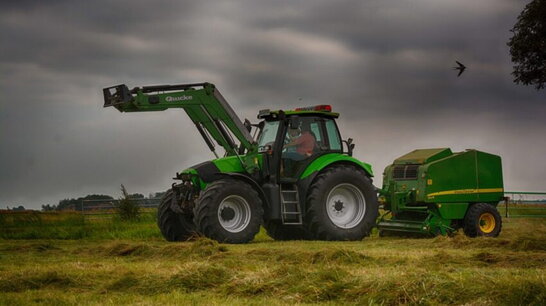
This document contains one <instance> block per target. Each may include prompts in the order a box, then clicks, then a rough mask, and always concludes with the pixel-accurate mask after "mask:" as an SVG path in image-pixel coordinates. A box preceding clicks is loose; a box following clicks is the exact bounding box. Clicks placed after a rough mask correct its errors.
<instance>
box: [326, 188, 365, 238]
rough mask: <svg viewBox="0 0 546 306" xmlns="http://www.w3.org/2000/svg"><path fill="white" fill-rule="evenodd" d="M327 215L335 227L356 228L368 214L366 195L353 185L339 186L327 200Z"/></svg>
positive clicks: (333, 189)
mask: <svg viewBox="0 0 546 306" xmlns="http://www.w3.org/2000/svg"><path fill="white" fill-rule="evenodd" d="M326 213H327V214H328V217H329V218H330V221H332V223H333V224H334V225H335V226H337V227H340V228H344V229H351V228H354V227H356V226H358V225H359V224H360V222H361V221H362V219H364V215H365V214H366V200H365V198H364V194H363V193H362V191H360V189H359V188H358V187H356V186H355V185H353V184H349V183H343V184H339V185H337V186H335V187H334V188H332V189H331V191H330V193H329V194H328V196H327V198H326Z"/></svg>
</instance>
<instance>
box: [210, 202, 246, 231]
mask: <svg viewBox="0 0 546 306" xmlns="http://www.w3.org/2000/svg"><path fill="white" fill-rule="evenodd" d="M218 220H219V221H220V225H221V226H222V227H223V228H224V229H225V230H226V231H228V232H231V233H238V232H240V231H242V230H244V229H245V228H246V227H247V225H248V223H250V205H249V204H248V202H247V201H246V200H245V199H244V198H243V197H241V196H237V195H230V196H228V197H226V198H224V199H223V200H222V202H221V203H220V205H219V206H218Z"/></svg>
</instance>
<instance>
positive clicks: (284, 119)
mask: <svg viewBox="0 0 546 306" xmlns="http://www.w3.org/2000/svg"><path fill="white" fill-rule="evenodd" d="M103 94H104V106H105V107H108V106H113V107H115V108H116V109H117V110H119V111H121V112H147V111H163V110H166V109H169V108H182V109H184V110H185V111H186V113H187V114H188V116H189V117H190V119H191V120H192V121H193V123H194V124H195V127H196V128H197V131H198V132H199V133H200V134H201V136H202V137H203V139H204V141H205V143H206V144H207V146H208V147H209V149H210V150H211V151H212V152H213V153H214V154H215V156H216V159H214V160H211V161H206V162H203V163H201V164H198V165H195V166H193V167H190V168H188V169H186V170H183V171H181V172H180V173H177V174H176V178H175V179H176V180H178V181H179V182H177V183H174V184H173V185H172V188H171V189H169V190H168V191H167V193H166V194H165V196H164V197H163V199H162V201H161V204H160V206H159V208H158V225H159V228H160V230H161V233H162V234H163V236H164V237H165V238H166V239H167V240H169V241H181V240H187V239H189V238H190V237H192V236H193V235H195V234H201V235H204V236H206V237H209V238H211V239H215V240H217V241H219V242H227V243H246V242H249V241H251V240H252V239H253V238H254V236H255V235H256V233H257V232H258V231H259V229H260V226H261V225H263V226H264V227H265V229H266V230H267V233H268V234H269V235H270V236H271V237H272V238H274V239H276V240H293V239H320V240H361V239H362V238H363V237H365V236H367V235H368V234H369V233H370V231H371V229H372V228H373V227H374V226H375V225H376V219H377V217H378V200H377V190H376V188H375V187H374V186H373V184H372V177H373V173H372V169H371V166H370V165H369V164H366V163H364V162H361V161H359V160H357V159H355V158H353V157H352V152H353V148H354V144H353V143H352V140H351V139H350V138H349V139H348V140H342V138H341V135H340V133H339V130H338V127H337V125H336V121H335V119H336V118H338V116H339V114H338V113H335V112H332V109H331V107H330V106H329V105H318V106H312V107H304V108H297V109H295V110H286V111H283V110H262V111H260V112H259V114H258V119H260V121H259V123H256V124H252V123H250V122H249V121H248V120H245V121H244V122H242V121H241V120H240V119H239V118H238V117H237V115H236V114H235V112H234V111H233V109H232V108H231V107H230V105H229V104H228V103H227V102H226V100H225V99H224V97H223V96H222V95H221V94H220V92H219V91H218V89H216V87H215V86H214V85H213V84H210V83H199V84H183V85H162V86H145V87H136V88H133V89H129V88H128V87H127V86H126V85H118V86H113V87H109V88H105V89H104V90H103ZM344 144H345V145H344ZM216 146H220V147H222V148H223V149H224V151H225V152H224V153H223V155H222V157H219V155H218V153H217V150H216Z"/></svg>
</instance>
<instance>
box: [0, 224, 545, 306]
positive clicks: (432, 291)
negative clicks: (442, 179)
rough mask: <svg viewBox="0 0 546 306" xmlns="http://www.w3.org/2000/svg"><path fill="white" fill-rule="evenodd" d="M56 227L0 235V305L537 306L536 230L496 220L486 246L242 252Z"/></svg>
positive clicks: (540, 265) (350, 245)
mask: <svg viewBox="0 0 546 306" xmlns="http://www.w3.org/2000/svg"><path fill="white" fill-rule="evenodd" d="M55 222H56V223H57V224H60V225H59V226H58V228H57V229H54V228H55V227H54V226H53V227H52V226H51V224H49V225H48V226H46V225H44V224H42V227H44V228H46V231H50V232H49V233H50V234H51V233H53V235H54V236H55V235H56V236H55V237H56V238H62V239H43V235H42V236H41V235H40V234H37V233H38V232H39V228H40V226H38V225H35V228H33V229H32V230H30V231H27V232H26V234H25V235H27V236H25V235H20V237H17V235H15V234H14V233H13V229H10V230H9V231H7V230H6V229H3V231H2V235H3V236H2V237H3V238H4V239H0V304H5V305H28V304H33V303H36V304H54V305H63V304H112V305H114V304H115V305H117V304H126V303H135V304H159V303H161V304H190V303H191V304H258V305H265V304H267V305H269V304H293V303H301V304H306V303H310V304H314V303H330V304H336V303H341V304H359V305H362V304H386V305H394V304H429V305H436V304H478V305H480V304H483V305H528V304H534V305H544V304H546V273H545V272H546V219H505V220H504V228H503V232H502V233H501V236H500V237H499V238H496V239H493V238H489V239H486V238H477V239H469V238H467V237H465V236H463V235H456V236H455V237H453V238H447V237H437V238H432V239H408V238H396V237H387V238H379V237H378V236H377V234H376V233H374V234H373V235H372V236H371V237H368V238H366V239H364V240H363V241H361V242H321V241H292V242H279V241H272V240H271V239H270V238H268V237H267V235H265V233H263V232H261V233H260V234H259V235H258V236H257V237H256V239H255V241H254V242H253V243H250V244H247V245H223V244H217V243H216V242H213V241H210V240H207V239H199V240H197V241H194V242H184V243H168V242H165V241H163V239H161V237H160V234H159V232H158V230H157V229H156V227H155V225H154V224H153V222H150V220H149V219H146V218H144V219H143V220H141V221H140V222H133V223H120V222H115V221H114V220H110V221H107V220H95V221H84V224H83V225H82V224H78V223H77V222H76V221H70V222H68V221H67V223H66V224H63V222H62V221H60V220H56V221H55ZM71 222H72V223H71ZM42 223H43V222H42ZM27 225H29V226H30V224H27ZM30 227H31V226H30ZM82 227H84V230H82V233H83V234H81V235H80V238H81V239H67V238H70V237H72V238H74V234H73V231H75V230H76V229H77V228H82ZM63 228H64V233H65V235H64V236H63V235H59V233H61V232H63V230H61V229H63ZM29 233H34V234H32V235H34V237H35V238H37V239H28V238H32V237H33V236H32V235H30V236H29ZM76 236H77V235H76ZM8 238H9V239H8ZM18 238H27V239H18Z"/></svg>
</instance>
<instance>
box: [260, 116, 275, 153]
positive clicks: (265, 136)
mask: <svg viewBox="0 0 546 306" xmlns="http://www.w3.org/2000/svg"><path fill="white" fill-rule="evenodd" d="M278 130H279V121H266V122H265V124H264V127H263V129H262V132H261V133H260V136H258V145H259V146H260V147H263V146H265V145H270V146H272V145H273V144H274V143H275V138H276V137H277V131H278Z"/></svg>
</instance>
